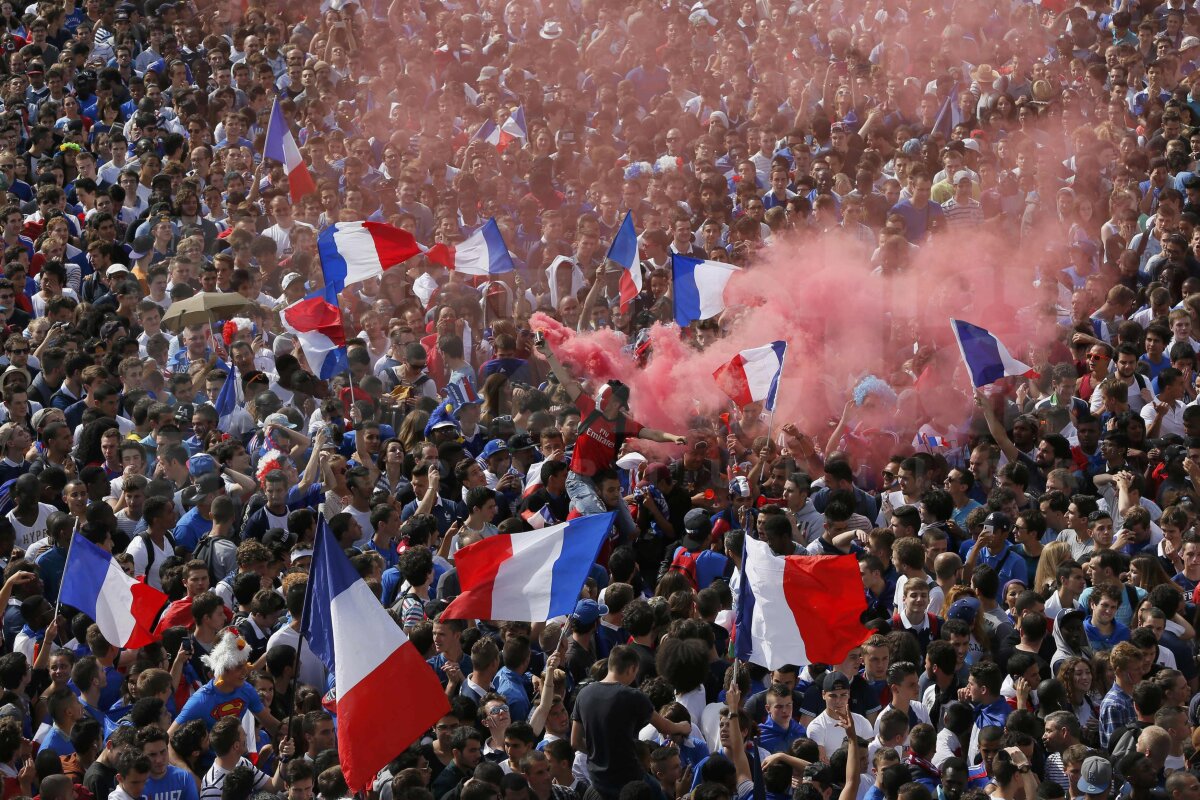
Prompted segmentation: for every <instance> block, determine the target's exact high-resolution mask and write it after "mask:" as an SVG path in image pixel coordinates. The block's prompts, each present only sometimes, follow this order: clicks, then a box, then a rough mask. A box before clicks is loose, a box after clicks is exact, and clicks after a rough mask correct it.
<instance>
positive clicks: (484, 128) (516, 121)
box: [471, 106, 528, 153]
mask: <svg viewBox="0 0 1200 800" xmlns="http://www.w3.org/2000/svg"><path fill="white" fill-rule="evenodd" d="M527 137H528V133H527V130H526V127H525V108H524V106H518V107H517V110H516V111H514V112H512V114H510V115H509V117H508V119H506V120H504V122H503V123H501V124H499V125H497V124H496V123H495V121H494V120H490V119H489V120H488V121H487V122H485V123H483V125H481V126H480V127H479V130H477V131H475V135H473V136H472V137H471V140H472V141H483V142H487V143H488V144H490V145H492V146H493V147H495V148H496V149H497V150H499V151H500V152H502V153H503V152H504V149H505V148H506V147H508V146H509V145H510V144H512V143H513V142H514V141H516V140H517V139H525V138H527Z"/></svg>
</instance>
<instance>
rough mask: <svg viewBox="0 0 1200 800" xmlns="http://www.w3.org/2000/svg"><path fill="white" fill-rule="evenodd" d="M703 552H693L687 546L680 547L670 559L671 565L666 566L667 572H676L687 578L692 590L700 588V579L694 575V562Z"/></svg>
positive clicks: (695, 562)
mask: <svg viewBox="0 0 1200 800" xmlns="http://www.w3.org/2000/svg"><path fill="white" fill-rule="evenodd" d="M703 552H704V551H703V550H701V551H699V552H696V553H693V552H691V551H690V550H688V549H687V548H684V547H681V548H679V552H677V553H676V554H675V557H674V558H672V559H671V565H670V566H669V567H667V572H678V573H679V574H681V575H683V577H685V578H687V579H688V583H690V584H691V585H692V591H693V592H696V591H699V590H700V581H699V580H698V579H697V577H696V564H697V561H699V559H700V553H703Z"/></svg>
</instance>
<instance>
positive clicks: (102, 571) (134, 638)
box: [58, 534, 167, 648]
mask: <svg viewBox="0 0 1200 800" xmlns="http://www.w3.org/2000/svg"><path fill="white" fill-rule="evenodd" d="M58 600H59V602H60V603H62V604H63V605H68V606H71V607H73V608H77V609H79V610H80V611H82V612H83V613H84V614H87V615H88V616H89V617H91V618H92V619H93V620H95V621H96V625H97V626H99V628H100V632H101V633H103V634H104V638H105V639H107V640H108V641H110V642H112V643H113V644H114V645H116V646H117V647H121V648H137V647H143V646H145V645H148V644H150V643H151V642H157V641H158V639H159V637H158V636H155V635H154V633H152V629H153V627H154V620H155V618H156V617H157V616H158V612H159V611H160V610H161V609H162V607H163V606H165V605H166V604H167V596H166V595H165V594H163V593H162V592H160V591H159V590H158V589H155V588H154V587H153V586H150V585H149V584H146V583H142V582H141V581H137V580H134V579H133V578H131V577H129V576H128V575H126V574H125V571H124V570H123V569H121V565H120V564H118V563H117V562H116V561H114V560H113V557H112V555H111V554H110V553H109V552H108V551H106V550H104V549H103V548H101V547H98V546H97V545H94V544H92V543H91V542H89V541H88V540H87V539H85V538H83V537H82V536H80V535H79V534H75V535H74V536H73V537H72V539H71V550H70V552H69V554H68V556H67V565H66V568H65V569H64V570H63V576H62V589H60V590H59V593H58Z"/></svg>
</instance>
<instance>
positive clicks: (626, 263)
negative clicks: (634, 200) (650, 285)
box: [608, 211, 642, 311]
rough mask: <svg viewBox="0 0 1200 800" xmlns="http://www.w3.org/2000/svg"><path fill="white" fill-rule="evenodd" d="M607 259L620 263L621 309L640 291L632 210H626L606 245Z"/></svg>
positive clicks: (640, 280) (619, 290) (640, 270)
mask: <svg viewBox="0 0 1200 800" xmlns="http://www.w3.org/2000/svg"><path fill="white" fill-rule="evenodd" d="M608 260H609V261H611V262H613V263H614V264H620V265H621V270H622V272H621V282H620V284H619V288H618V292H619V296H620V298H621V311H625V310H627V309H628V308H629V304H630V302H632V301H633V298H635V297H637V296H638V293H639V292H640V291H642V260H641V259H640V258H639V257H638V244H637V234H636V233H634V232H633V212H632V211H626V212H625V219H623V220H621V227H620V228H618V229H617V235H616V236H614V237H613V240H612V244H611V245H609V247H608Z"/></svg>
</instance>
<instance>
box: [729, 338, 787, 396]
mask: <svg viewBox="0 0 1200 800" xmlns="http://www.w3.org/2000/svg"><path fill="white" fill-rule="evenodd" d="M786 352H787V342H782V341H775V342H771V343H770V344H768V345H763V346H762V347H753V348H751V349H749V350H743V351H742V352H740V353H738V354H737V355H736V356H734V357H733V358H732V359H731V360H730V361H729V362H728V363H726V364H722V365H721V366H719V367H717V369H716V371H715V372H713V378H715V379H716V381H717V385H718V386H720V387H721V391H723V392H725V394H727V395H729V398H730V399H731V400H733V402H734V403H736V404H737V405H738V407H739V408H740V407H743V406H747V405H749V404H751V403H762V404H763V409H764V410H765V411H774V410H775V398H776V395H777V394H778V393H779V378H780V376H781V375H782V374H783V356H784V353H786Z"/></svg>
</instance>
